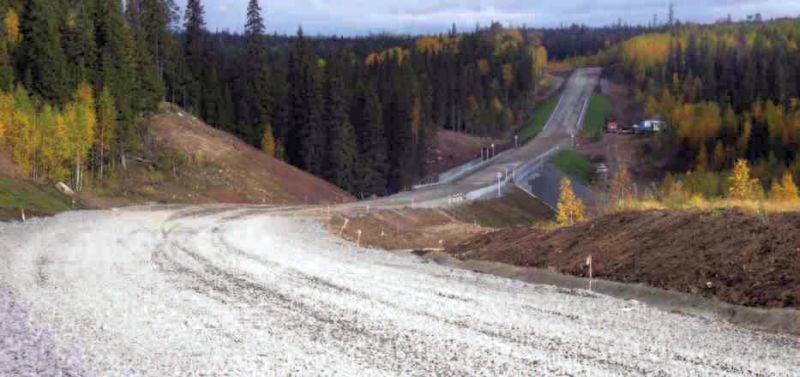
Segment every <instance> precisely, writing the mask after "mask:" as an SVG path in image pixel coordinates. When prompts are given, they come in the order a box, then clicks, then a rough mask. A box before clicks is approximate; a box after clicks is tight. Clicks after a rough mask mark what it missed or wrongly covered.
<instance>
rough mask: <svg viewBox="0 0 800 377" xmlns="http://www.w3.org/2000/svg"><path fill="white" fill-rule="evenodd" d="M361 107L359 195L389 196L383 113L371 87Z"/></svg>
mask: <svg viewBox="0 0 800 377" xmlns="http://www.w3.org/2000/svg"><path fill="white" fill-rule="evenodd" d="M357 107H358V108H357V110H356V114H355V118H356V119H357V122H358V124H359V127H358V129H357V130H356V133H357V135H358V159H357V160H358V162H357V168H356V172H357V173H356V176H357V180H358V187H357V191H358V192H361V193H363V194H365V195H367V196H369V195H382V194H384V193H385V192H386V137H385V135H384V127H383V109H382V106H381V103H380V99H379V98H378V96H377V95H376V94H375V91H374V89H372V87H371V86H369V87H367V88H363V89H362V94H361V98H360V99H359V104H358V105H357Z"/></svg>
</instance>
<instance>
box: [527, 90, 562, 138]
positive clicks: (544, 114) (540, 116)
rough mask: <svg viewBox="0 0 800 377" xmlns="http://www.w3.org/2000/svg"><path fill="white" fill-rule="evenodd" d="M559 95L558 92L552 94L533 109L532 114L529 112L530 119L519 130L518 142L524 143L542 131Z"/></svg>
mask: <svg viewBox="0 0 800 377" xmlns="http://www.w3.org/2000/svg"><path fill="white" fill-rule="evenodd" d="M560 96H561V94H560V93H556V94H553V95H552V96H550V98H548V99H547V100H545V101H544V102H542V103H540V104H539V105H538V106H536V108H535V109H533V114H531V117H530V119H528V122H527V123H525V125H524V126H523V127H522V129H520V130H519V141H520V143H524V142H526V141H528V140H530V139H532V138H534V137H536V135H538V134H539V132H541V131H542V127H544V125H545V124H546V123H547V120H548V119H550V114H552V113H553V110H555V108H556V105H557V104H558V98H559V97H560Z"/></svg>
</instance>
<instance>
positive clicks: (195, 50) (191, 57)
mask: <svg viewBox="0 0 800 377" xmlns="http://www.w3.org/2000/svg"><path fill="white" fill-rule="evenodd" d="M183 18H184V24H183V25H184V29H183V33H184V38H183V54H184V59H185V60H186V66H187V68H188V75H187V76H188V80H189V81H188V82H187V84H186V89H185V90H186V94H185V95H184V99H183V102H184V106H185V107H187V108H188V109H189V110H190V111H193V112H194V113H196V114H201V113H202V112H203V111H204V109H201V108H200V107H201V106H202V104H201V101H202V97H203V94H204V91H203V86H202V84H201V82H200V81H201V79H202V78H203V76H202V75H203V73H204V70H205V66H204V65H205V64H206V61H205V59H206V58H207V56H206V50H205V43H206V31H205V25H206V22H205V10H204V9H203V4H202V3H201V2H200V0H188V1H187V2H186V11H185V12H184V17H183Z"/></svg>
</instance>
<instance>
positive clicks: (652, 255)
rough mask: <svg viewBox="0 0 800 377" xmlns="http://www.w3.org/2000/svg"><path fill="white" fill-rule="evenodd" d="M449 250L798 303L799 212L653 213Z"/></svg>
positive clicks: (736, 298)
mask: <svg viewBox="0 0 800 377" xmlns="http://www.w3.org/2000/svg"><path fill="white" fill-rule="evenodd" d="M448 253H450V254H452V255H454V256H455V257H457V258H458V259H461V260H483V261H496V262H502V263H508V264H513V265H517V266H528V267H537V268H543V269H550V270H554V271H557V272H560V273H565V274H569V275H575V276H581V277H584V276H587V275H588V268H587V266H586V258H587V257H588V256H589V255H591V256H592V258H593V270H594V271H593V273H594V276H595V277H597V278H602V279H608V280H613V281H618V282H624V283H643V284H646V285H648V286H651V287H656V288H661V289H667V290H672V291H678V292H684V293H690V294H694V295H698V296H703V297H715V298H718V299H720V300H722V301H724V302H728V303H731V304H736V305H744V306H752V307H767V308H798V307H800V214H781V215H770V216H768V217H760V216H753V215H748V214H744V213H741V212H739V211H727V212H715V213H705V214H704V213H686V212H663V211H651V212H640V213H624V214H615V215H608V216H604V217H601V218H598V219H596V220H594V221H591V222H588V223H585V224H581V225H578V226H575V227H572V228H564V229H558V230H554V231H544V230H539V229H532V228H528V227H524V228H513V229H507V230H501V231H497V232H494V233H490V234H485V235H479V236H476V237H474V238H472V239H470V240H468V241H465V242H463V243H461V244H459V245H457V246H453V247H449V248H448Z"/></svg>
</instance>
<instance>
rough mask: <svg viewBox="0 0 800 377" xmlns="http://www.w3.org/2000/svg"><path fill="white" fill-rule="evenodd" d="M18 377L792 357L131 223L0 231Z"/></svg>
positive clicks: (183, 223)
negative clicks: (28, 376) (26, 376)
mask: <svg viewBox="0 0 800 377" xmlns="http://www.w3.org/2000/svg"><path fill="white" fill-rule="evenodd" d="M87 371H88V372H87ZM17 375H30V376H51V375H100V376H178V375H180V376H186V375H202V376H216V375H223V376H288V375H299V376H329V375H330V376H334V375H337V376H338V375H341V376H386V375H418V376H432V375H440V376H468V375H483V376H498V375H508V376H593V377H594V376H765V377H766V376H789V377H797V376H798V375H800V347H799V346H798V339H797V338H796V337H789V336H777V335H766V334H759V333H754V332H751V331H747V330H742V329H737V328H733V327H731V326H728V325H725V324H721V323H716V322H708V321H705V320H701V319H697V318H692V317H686V316H681V315H676V314H670V313H665V312H661V311H658V310H655V309H650V308H648V307H646V306H643V305H639V304H637V303H635V302H626V301H621V300H617V299H613V298H608V297H604V296H599V295H595V294H592V293H590V292H586V291H573V290H564V289H558V288H553V287H543V286H532V285H528V284H523V283H520V282H516V281H510V280H505V279H500V278H495V277H492V276H486V275H479V274H475V273H472V272H468V271H461V270H452V269H449V268H445V267H442V266H438V265H434V264H429V263H426V262H425V261H423V260H421V259H419V258H417V257H414V256H410V255H395V254H391V253H387V252H383V251H379V250H367V249H359V248H355V247H354V246H353V245H351V244H348V243H345V242H342V241H339V240H337V239H335V238H334V237H332V236H330V235H328V234H326V233H325V231H324V230H323V229H322V227H321V226H319V225H318V224H316V223H313V222H310V221H303V220H295V219H289V218H282V217H278V216H276V215H270V214H261V215H250V216H241V212H239V211H238V210H237V209H235V208H231V209H229V210H214V211H205V212H202V211H188V210H187V211H182V212H181V211H178V212H174V211H170V210H158V209H129V210H124V211H116V212H111V211H109V212H76V213H68V214H64V215H61V216H58V217H55V218H51V219H44V220H33V221H30V222H28V223H27V224H1V225H0V376H17Z"/></svg>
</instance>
